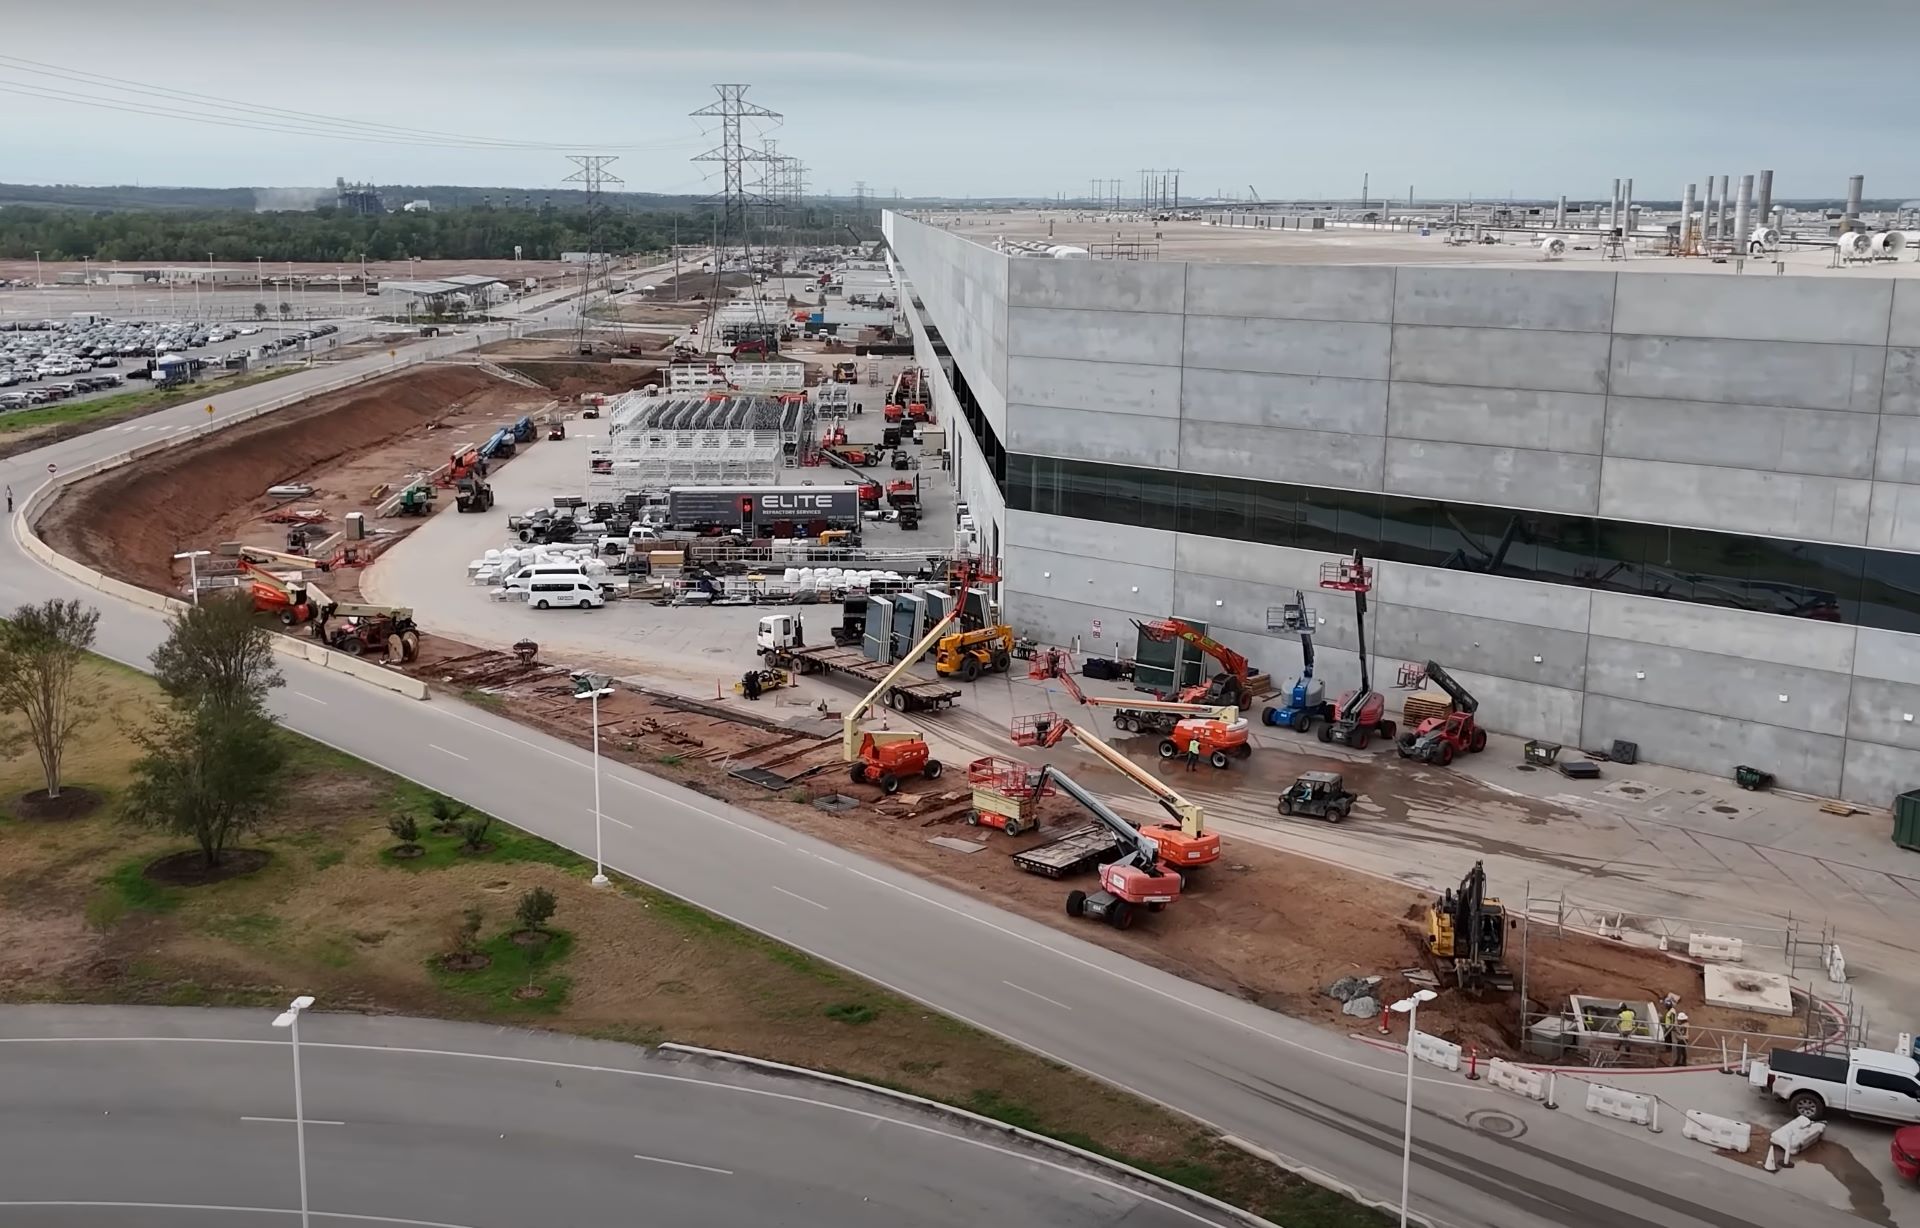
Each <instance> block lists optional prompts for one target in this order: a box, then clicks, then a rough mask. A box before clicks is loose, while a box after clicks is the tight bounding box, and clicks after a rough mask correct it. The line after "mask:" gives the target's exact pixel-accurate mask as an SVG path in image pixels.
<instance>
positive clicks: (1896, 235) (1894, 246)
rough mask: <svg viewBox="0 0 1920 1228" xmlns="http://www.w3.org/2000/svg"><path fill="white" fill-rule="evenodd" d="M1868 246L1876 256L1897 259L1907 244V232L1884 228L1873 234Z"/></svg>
mask: <svg viewBox="0 0 1920 1228" xmlns="http://www.w3.org/2000/svg"><path fill="white" fill-rule="evenodd" d="M1867 246H1868V247H1869V248H1870V249H1871V250H1872V251H1873V254H1874V255H1875V256H1878V257H1880V258H1882V259H1885V260H1892V259H1895V258H1896V257H1898V256H1899V255H1900V253H1901V252H1902V251H1904V250H1905V249H1906V246H1907V232H1906V231H1904V230H1883V231H1881V232H1880V233H1879V234H1876V235H1874V236H1873V238H1872V239H1871V240H1870V241H1869V242H1868V244H1867Z"/></svg>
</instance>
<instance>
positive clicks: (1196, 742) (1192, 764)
mask: <svg viewBox="0 0 1920 1228" xmlns="http://www.w3.org/2000/svg"><path fill="white" fill-rule="evenodd" d="M1187 770H1188V771H1189V772H1197V771H1199V770H1200V739H1199V738H1188V739H1187Z"/></svg>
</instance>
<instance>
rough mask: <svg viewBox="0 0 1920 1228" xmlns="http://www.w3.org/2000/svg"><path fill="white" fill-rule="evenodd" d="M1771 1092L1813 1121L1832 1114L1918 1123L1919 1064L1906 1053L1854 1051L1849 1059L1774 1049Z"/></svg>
mask: <svg viewBox="0 0 1920 1228" xmlns="http://www.w3.org/2000/svg"><path fill="white" fill-rule="evenodd" d="M1765 1087H1766V1090H1767V1092H1768V1093H1769V1094H1770V1095H1772V1096H1774V1097H1775V1098H1776V1099H1780V1100H1784V1101H1786V1102H1787V1104H1788V1105H1790V1106H1791V1107H1792V1109H1793V1111H1794V1112H1795V1113H1798V1114H1799V1115H1800V1116H1802V1117H1809V1118H1812V1119H1813V1120H1815V1121H1818V1120H1820V1119H1821V1118H1824V1117H1827V1116H1829V1115H1830V1114H1834V1113H1844V1114H1848V1115H1851V1116H1854V1117H1871V1118H1878V1119H1880V1120H1882V1121H1898V1122H1920V1062H1917V1061H1915V1060H1914V1059H1913V1057H1911V1056H1910V1055H1908V1054H1905V1053H1890V1052H1887V1051H1886V1050H1883V1049H1855V1050H1853V1051H1852V1052H1851V1053H1850V1054H1848V1055H1847V1056H1846V1057H1828V1056H1826V1055H1825V1054H1821V1053H1799V1052H1796V1051H1794V1050H1792V1049H1775V1050H1774V1051H1773V1052H1772V1053H1771V1054H1770V1055H1769V1056H1768V1058H1767V1068H1766V1082H1765Z"/></svg>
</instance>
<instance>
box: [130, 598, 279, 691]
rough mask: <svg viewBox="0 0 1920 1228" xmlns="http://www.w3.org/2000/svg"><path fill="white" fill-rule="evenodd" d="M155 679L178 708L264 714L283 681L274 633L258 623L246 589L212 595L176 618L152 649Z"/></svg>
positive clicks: (182, 611) (186, 609) (189, 607)
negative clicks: (270, 695) (269, 695)
mask: <svg viewBox="0 0 1920 1228" xmlns="http://www.w3.org/2000/svg"><path fill="white" fill-rule="evenodd" d="M153 677H154V680H155V681H156V682H158V683H159V684H160V689H161V690H163V691H165V692H166V693H167V695H168V696H169V697H170V698H171V699H172V700H173V701H174V703H175V704H178V705H180V706H183V707H187V708H199V707H203V706H205V707H212V708H216V709H219V710H222V711H248V712H260V711H261V710H263V708H264V705H265V703H266V698H267V692H268V691H270V690H272V689H273V688H274V687H277V686H280V685H281V683H282V679H281V677H280V671H279V670H278V669H276V668H275V667H274V664H273V640H272V638H271V633H270V632H268V630H267V629H266V628H265V627H263V626H261V625H260V623H259V622H257V621H256V620H255V619H254V617H253V601H252V599H251V598H250V597H249V596H248V595H247V593H246V590H244V589H233V590H229V591H227V592H224V593H218V594H213V595H209V596H208V597H206V598H203V599H202V600H201V602H200V604H199V605H197V606H188V607H186V608H185V609H184V610H181V611H180V612H179V613H178V614H175V615H174V616H173V621H172V623H171V625H170V626H169V628H168V632H167V638H166V641H165V642H164V643H162V644H161V645H160V647H158V648H156V649H154V651H153Z"/></svg>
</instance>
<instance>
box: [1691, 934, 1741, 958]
mask: <svg viewBox="0 0 1920 1228" xmlns="http://www.w3.org/2000/svg"><path fill="white" fill-rule="evenodd" d="M1745 945H1746V944H1745V943H1743V942H1741V941H1740V939H1738V938H1716V937H1714V936H1713V935H1712V934H1688V935H1687V954H1688V955H1690V956H1692V957H1693V958H1694V959H1717V960H1723V961H1725V962H1727V963H1730V964H1737V963H1739V962H1740V959H1741V955H1742V954H1743V951H1744V948H1745Z"/></svg>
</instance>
